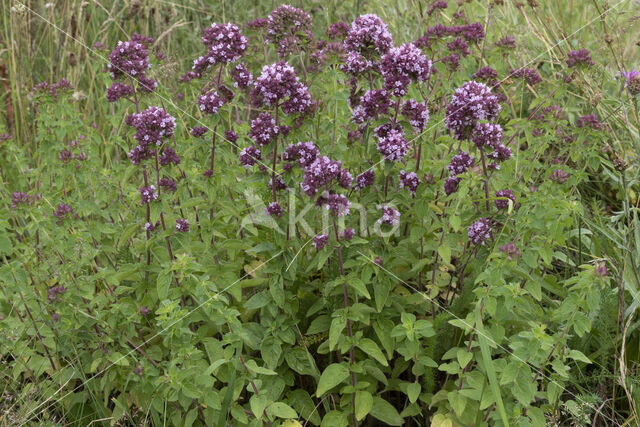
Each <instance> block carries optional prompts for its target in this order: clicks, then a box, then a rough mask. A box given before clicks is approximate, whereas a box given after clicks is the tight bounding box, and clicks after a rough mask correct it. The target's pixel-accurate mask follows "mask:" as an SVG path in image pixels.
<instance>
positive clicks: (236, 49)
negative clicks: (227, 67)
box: [192, 23, 248, 77]
mask: <svg viewBox="0 0 640 427" xmlns="http://www.w3.org/2000/svg"><path fill="white" fill-rule="evenodd" d="M202 43H204V45H205V46H207V47H208V48H209V51H208V52H207V53H206V54H205V55H203V56H200V57H199V58H197V59H195V60H194V61H193V67H192V68H193V72H194V73H196V76H197V77H200V76H201V75H202V73H203V72H205V71H206V70H207V69H208V68H209V67H211V66H212V65H216V64H229V63H231V62H235V61H237V60H238V59H240V57H241V56H242V55H243V54H244V52H245V51H246V50H247V44H248V40H247V38H246V37H245V36H244V35H242V33H241V32H240V29H239V28H238V26H237V25H235V24H230V23H228V24H216V23H213V24H211V26H210V27H208V28H207V29H206V30H204V34H203V36H202Z"/></svg>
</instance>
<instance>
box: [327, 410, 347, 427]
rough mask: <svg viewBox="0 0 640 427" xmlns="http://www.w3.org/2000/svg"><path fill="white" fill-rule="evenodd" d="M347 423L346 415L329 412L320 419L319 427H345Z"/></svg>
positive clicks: (338, 412)
mask: <svg viewBox="0 0 640 427" xmlns="http://www.w3.org/2000/svg"><path fill="white" fill-rule="evenodd" d="M348 425H349V421H348V420H347V415H346V414H345V413H344V412H340V411H329V412H327V414H326V415H325V416H324V418H323V419H322V424H321V425H320V427H347V426H348Z"/></svg>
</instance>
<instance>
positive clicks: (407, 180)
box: [400, 170, 420, 196]
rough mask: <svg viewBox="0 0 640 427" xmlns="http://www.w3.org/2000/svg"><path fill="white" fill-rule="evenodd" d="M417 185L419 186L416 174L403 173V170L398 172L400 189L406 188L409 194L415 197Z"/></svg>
mask: <svg viewBox="0 0 640 427" xmlns="http://www.w3.org/2000/svg"><path fill="white" fill-rule="evenodd" d="M418 185H420V178H418V174H416V173H415V172H405V171H404V170H402V171H400V188H404V187H407V189H408V190H409V191H410V192H411V194H412V195H414V196H415V195H416V190H417V189H418Z"/></svg>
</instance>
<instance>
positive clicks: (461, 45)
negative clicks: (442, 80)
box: [447, 37, 471, 57]
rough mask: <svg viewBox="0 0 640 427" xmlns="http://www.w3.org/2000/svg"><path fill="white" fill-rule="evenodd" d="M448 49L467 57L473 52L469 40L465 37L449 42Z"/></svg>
mask: <svg viewBox="0 0 640 427" xmlns="http://www.w3.org/2000/svg"><path fill="white" fill-rule="evenodd" d="M447 49H449V50H450V51H451V52H455V53H458V54H460V55H461V56H462V57H466V56H467V55H469V54H470V53H471V51H470V50H469V45H468V44H467V42H465V41H464V39H462V38H460V37H458V38H457V39H455V40H454V41H452V42H449V43H447Z"/></svg>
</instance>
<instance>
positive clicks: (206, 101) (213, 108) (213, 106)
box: [198, 91, 224, 114]
mask: <svg viewBox="0 0 640 427" xmlns="http://www.w3.org/2000/svg"><path fill="white" fill-rule="evenodd" d="M223 105H224V100H223V99H222V98H221V97H220V95H218V92H214V91H210V92H207V93H206V94H204V95H200V96H199V97H198V107H199V108H200V111H202V112H203V113H204V114H217V113H218V110H219V109H220V107H222V106H223Z"/></svg>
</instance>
